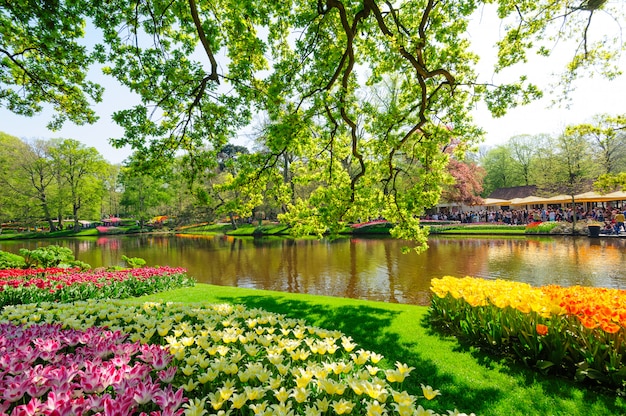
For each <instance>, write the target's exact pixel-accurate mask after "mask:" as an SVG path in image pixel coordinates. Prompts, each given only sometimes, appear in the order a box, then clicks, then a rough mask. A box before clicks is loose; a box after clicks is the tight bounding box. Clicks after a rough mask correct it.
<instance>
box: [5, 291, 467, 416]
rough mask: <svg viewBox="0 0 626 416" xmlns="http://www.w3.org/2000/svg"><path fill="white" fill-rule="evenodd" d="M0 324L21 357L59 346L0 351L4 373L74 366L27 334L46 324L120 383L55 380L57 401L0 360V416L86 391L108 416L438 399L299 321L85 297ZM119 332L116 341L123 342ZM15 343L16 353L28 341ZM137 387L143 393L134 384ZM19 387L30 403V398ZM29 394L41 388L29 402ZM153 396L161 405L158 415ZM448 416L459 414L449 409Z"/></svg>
mask: <svg viewBox="0 0 626 416" xmlns="http://www.w3.org/2000/svg"><path fill="white" fill-rule="evenodd" d="M0 322H7V323H6V324H5V325H9V323H10V324H18V325H23V327H21V326H20V327H18V328H20V329H19V331H24V333H26V332H27V331H30V330H31V329H30V328H33V329H32V331H34V333H35V336H31V337H30V349H31V350H35V349H37V350H43V351H44V352H45V351H48V356H47V357H50V356H53V357H57V353H58V352H59V351H61V350H62V349H63V348H65V349H67V350H68V352H69V353H70V354H69V355H67V356H62V357H61V358H52V359H50V360H45V359H41V358H36V359H34V360H31V361H30V362H28V361H24V360H23V359H22V356H21V355H22V354H23V353H22V352H19V351H29V350H28V348H27V347H26V346H24V347H23V348H21V349H19V351H13V352H11V353H10V354H8V355H7V354H4V353H3V354H2V356H3V357H5V356H9V357H11V358H10V360H9V363H13V364H9V367H11V366H13V367H16V366H20V367H21V368H20V369H15V368H13V370H12V372H13V373H20V372H22V373H25V372H26V373H28V372H32V371H35V370H33V368H36V367H37V365H41V366H42V367H44V368H47V367H48V366H50V365H51V364H52V362H54V363H55V365H56V367H57V368H58V369H57V370H53V369H50V370H49V371H48V373H52V374H56V373H55V371H56V372H59V371H60V372H63V371H68V370H62V369H64V368H65V369H67V368H71V367H69V366H71V363H70V362H69V361H71V360H73V359H76V358H78V356H81V357H82V353H81V354H77V353H76V350H77V349H78V348H79V347H78V346H77V345H78V344H79V343H80V342H82V341H79V343H74V342H73V341H72V343H66V344H67V345H64V346H63V347H62V346H61V343H60V342H59V343H58V344H57V343H55V342H54V341H55V340H56V341H58V337H65V335H55V332H54V331H50V333H49V334H48V336H40V335H37V334H38V333H37V331H39V329H36V328H37V326H39V325H43V326H42V329H41V330H42V331H44V332H45V331H46V328H48V325H49V323H58V324H59V327H60V328H63V329H64V330H70V331H84V333H85V334H91V333H95V334H97V335H98V337H99V338H100V339H103V341H102V342H103V344H105V345H106V347H105V346H101V345H100V344H99V343H96V344H95V346H92V347H89V348H88V349H90V350H94V351H96V354H95V355H96V356H95V357H92V358H89V359H88V360H91V361H95V362H98V363H100V360H102V363H104V362H105V358H106V359H107V360H108V361H112V362H115V363H117V364H116V365H117V367H118V368H124V371H125V372H124V374H126V375H122V376H121V381H120V382H119V384H114V383H113V384H108V383H109V380H108V379H107V380H106V382H104V381H102V377H104V373H106V374H109V373H112V374H119V371H112V372H105V371H100V372H98V374H100V375H98V377H95V376H90V377H86V376H85V377H83V376H82V375H81V374H80V372H78V371H77V372H73V373H71V374H68V375H67V376H66V380H65V381H66V383H64V385H69V386H71V387H69V388H70V389H74V391H73V392H68V393H67V395H66V396H62V395H61V393H60V392H59V391H61V390H62V391H66V390H64V389H66V388H65V387H59V384H60V383H55V381H54V380H55V379H54V377H53V378H38V377H35V378H32V377H31V378H29V377H25V376H20V375H18V374H10V373H4V372H5V371H7V370H6V366H7V359H4V360H0V367H1V370H2V371H0V374H4V377H5V378H6V377H17V380H16V381H15V382H16V383H18V384H17V385H15V384H13V385H12V384H10V383H11V382H12V381H13V380H14V379H13V378H11V379H10V380H9V381H8V382H7V380H3V382H2V383H1V384H0V385H1V386H3V387H2V391H0V395H8V396H9V397H10V398H11V399H15V400H12V401H8V400H6V399H5V400H6V401H8V406H7V404H6V403H5V408H4V409H0V410H4V411H5V412H7V413H11V412H13V411H15V409H16V408H17V407H19V406H25V407H28V406H31V408H32V407H38V406H39V407H40V406H50V403H57V402H58V401H59V400H60V399H59V398H60V397H64V398H69V397H79V398H80V397H81V396H82V394H83V393H84V392H85V391H86V392H87V396H97V397H94V398H89V397H87V398H85V400H94V401H95V402H96V403H98V404H100V403H103V404H106V403H107V402H108V403H109V405H111V406H113V405H115V406H117V404H116V403H117V402H118V401H121V402H122V404H120V405H119V406H126V407H125V409H126V410H127V412H122V413H119V412H118V413H115V414H129V415H130V414H140V413H139V412H147V410H146V409H150V408H153V409H155V408H156V409H157V410H151V412H154V413H150V415H161V414H162V415H165V414H180V413H182V412H184V414H186V415H204V414H210V415H214V414H224V415H226V414H231V412H232V413H233V414H249V415H251V414H254V415H295V414H299V415H320V414H329V413H331V414H349V413H350V414H363V415H365V414H367V415H383V414H389V415H391V414H400V415H415V414H417V415H426V414H434V413H433V412H431V411H430V410H425V409H424V408H423V407H422V405H421V404H420V403H419V402H420V401H422V399H423V398H426V399H433V398H435V397H436V396H437V395H438V394H439V392H438V391H436V390H433V389H432V388H431V387H430V386H422V389H423V397H422V398H418V397H415V396H411V395H409V394H408V393H407V392H406V391H403V390H402V383H403V381H404V380H405V378H406V377H408V376H409V374H410V373H411V372H412V370H413V368H412V367H408V366H407V365H406V364H402V363H399V362H397V363H396V364H395V366H393V367H392V368H384V367H385V366H383V363H384V360H383V357H382V356H380V355H379V354H376V353H374V352H370V351H365V350H363V349H357V347H358V346H357V345H356V344H355V343H354V342H353V341H352V339H351V338H350V337H347V336H345V335H344V334H342V333H340V332H338V331H332V330H326V329H322V328H317V327H311V326H308V325H306V324H305V323H304V322H303V321H302V320H296V319H289V318H286V317H284V316H281V315H277V314H273V313H270V312H266V311H263V310H260V309H246V308H245V307H243V306H233V305H229V304H221V305H205V304H186V305H182V304H162V303H145V304H137V303H123V302H121V301H107V302H102V301H100V302H98V301H93V300H90V301H86V302H75V303H71V304H51V303H42V304H40V305H38V306H36V305H16V306H7V307H5V308H4V310H3V311H2V313H1V314H0ZM59 327H56V328H57V329H58V328H59ZM93 327H97V328H100V327H107V328H108V330H106V331H105V330H103V329H90V328H93ZM22 328H24V329H22ZM7 332H8V331H7ZM75 333H76V332H70V334H75ZM77 334H78V335H77V336H76V337H77V338H78V339H80V340H82V338H83V335H81V332H79V333H77ZM101 334H103V335H101ZM121 334H127V339H126V338H125V337H124V336H122V335H121ZM72 337H73V335H72V336H68V337H67V338H72ZM18 338H20V339H26V340H28V338H29V337H28V336H26V335H23V336H22V335H20V336H19V337H18ZM110 338H113V339H115V340H116V343H114V344H115V345H113V346H109V345H110V344H111V343H110V342H109V341H108V340H109V339H110ZM72 339H74V338H72ZM129 342H130V343H129ZM10 343H11V341H7V342H5V344H10ZM24 343H25V344H28V341H24ZM70 344H73V346H72V345H70ZM1 345H2V344H0V348H1ZM148 345H150V346H148ZM156 346H158V347H156ZM160 348H163V349H164V350H165V351H167V352H168V353H169V354H170V355H169V356H168V357H170V358H166V357H164V356H162V355H161V354H160V353H159V351H160ZM17 355H19V357H18V356H17ZM31 356H34V353H33V354H31ZM67 357H71V358H67ZM98 357H100V358H98ZM170 359H171V361H169V360H170ZM18 362H25V363H26V364H17V363H18ZM134 365H137V366H138V367H139V370H135V372H136V373H140V374H142V375H143V378H141V379H138V380H137V379H134V378H133V379H132V381H131V380H126V379H127V378H129V375H128V374H133V370H131V369H132V368H134V367H133V366H134ZM106 366H108V364H102V365H101V367H102V368H105V367H106ZM387 367H389V366H387ZM83 368H84V369H85V370H83V371H94V372H96V371H97V370H95V369H94V368H93V367H92V366H90V365H85V366H84V367H83ZM36 371H40V372H42V371H43V368H40V367H37V370H36ZM98 371H99V370H98ZM29 374H30V373H29ZM20 377H21V378H20ZM107 377H109V376H108V375H107ZM111 377H113V376H111ZM86 379H89V380H95V381H93V382H92V384H93V386H88V387H87V388H85V386H84V383H85V380H86ZM19 383H22V384H21V385H20V384H19ZM28 383H31V384H33V383H35V384H36V385H35V386H30V385H29V384H28ZM37 383H39V384H38V385H37ZM164 383H165V384H166V385H165V386H164ZM168 384H171V387H170V386H169V385H168ZM144 385H145V386H146V387H140V386H144ZM7 386H13V387H7ZM120 386H125V389H123V388H122V387H120ZM20 387H21V389H22V390H23V391H25V392H26V393H24V394H23V395H21V396H20V394H19V393H17V392H16V390H18V389H19V388H20ZM28 389H31V391H33V392H34V393H35V394H33V395H31V394H30V393H29V390H28ZM38 389H39V390H38ZM40 390H41V391H44V390H45V391H44V392H43V393H42V394H41V395H39V396H38V397H35V396H37V394H39V391H40ZM131 392H132V393H133V394H132V395H131ZM17 396H20V397H19V398H18V397H17ZM0 397H2V396H0ZM138 399H139V400H138ZM165 399H167V400H168V401H169V402H170V403H172V404H171V405H170V406H163V405H162V401H164V400H165ZM68 400H69V399H68ZM114 402H115V403H114ZM181 404H182V406H181ZM179 406H180V407H179ZM105 412H106V409H105ZM450 413H451V414H456V415H460V413H458V412H456V411H454V412H450ZM15 414H17V413H15ZM107 414H114V413H107Z"/></svg>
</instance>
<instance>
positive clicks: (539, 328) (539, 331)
mask: <svg viewBox="0 0 626 416" xmlns="http://www.w3.org/2000/svg"><path fill="white" fill-rule="evenodd" d="M536 329H537V334H539V335H541V336H544V335H547V334H548V327H547V326H546V325H544V324H537V328H536Z"/></svg>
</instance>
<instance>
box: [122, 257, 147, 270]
mask: <svg viewBox="0 0 626 416" xmlns="http://www.w3.org/2000/svg"><path fill="white" fill-rule="evenodd" d="M122 260H124V261H125V262H126V264H127V265H128V267H130V268H131V269H137V268H139V267H143V266H145V265H146V261H145V260H144V259H142V258H140V257H126V256H124V255H122Z"/></svg>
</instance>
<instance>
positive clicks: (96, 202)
mask: <svg viewBox="0 0 626 416" xmlns="http://www.w3.org/2000/svg"><path fill="white" fill-rule="evenodd" d="M50 154H51V157H52V160H53V163H54V169H55V170H56V172H57V175H58V178H59V179H60V180H61V186H62V187H64V188H65V189H67V192H68V194H69V203H70V205H71V212H72V218H73V219H74V229H76V230H78V229H80V222H79V212H84V213H86V214H87V215H89V216H90V217H95V216H98V214H99V208H100V201H101V199H102V194H103V182H102V178H103V176H104V173H105V171H106V162H105V161H104V159H103V158H102V156H101V155H100V153H98V151H97V150H96V149H94V148H93V147H86V146H85V145H83V144H82V143H80V142H79V141H77V140H74V139H55V140H52V141H51V146H50Z"/></svg>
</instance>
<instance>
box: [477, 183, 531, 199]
mask: <svg viewBox="0 0 626 416" xmlns="http://www.w3.org/2000/svg"><path fill="white" fill-rule="evenodd" d="M536 193H537V186H535V185H525V186H513V187H511V188H499V189H496V190H494V191H493V192H492V193H490V194H489V195H488V196H487V198H493V199H506V200H511V199H515V198H526V197H527V196H531V195H534V194H536Z"/></svg>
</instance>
